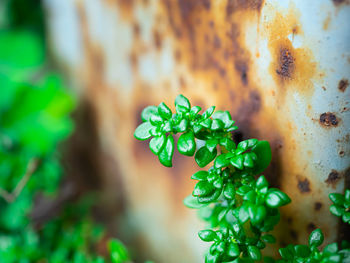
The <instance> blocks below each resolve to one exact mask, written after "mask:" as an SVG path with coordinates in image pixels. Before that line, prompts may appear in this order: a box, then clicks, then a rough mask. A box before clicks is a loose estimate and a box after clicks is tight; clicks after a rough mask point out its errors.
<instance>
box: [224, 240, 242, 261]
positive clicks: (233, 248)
mask: <svg viewBox="0 0 350 263" xmlns="http://www.w3.org/2000/svg"><path fill="white" fill-rule="evenodd" d="M226 252H227V255H228V256H229V257H234V258H235V257H238V256H239V255H240V254H241V251H240V249H239V246H238V245H237V244H236V243H232V242H231V243H230V244H229V245H228V247H227V250H226Z"/></svg>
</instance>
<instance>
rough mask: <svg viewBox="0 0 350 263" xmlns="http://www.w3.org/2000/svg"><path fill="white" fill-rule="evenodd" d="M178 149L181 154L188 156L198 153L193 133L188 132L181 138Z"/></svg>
mask: <svg viewBox="0 0 350 263" xmlns="http://www.w3.org/2000/svg"><path fill="white" fill-rule="evenodd" d="M177 149H178V150H179V153H181V154H183V155H186V156H192V155H193V154H194V152H195V151H196V141H195V139H194V134H193V132H192V131H189V132H186V133H184V134H182V135H181V136H180V137H179V140H178V142H177Z"/></svg>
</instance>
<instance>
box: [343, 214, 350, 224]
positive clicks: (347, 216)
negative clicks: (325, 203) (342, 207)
mask: <svg viewBox="0 0 350 263" xmlns="http://www.w3.org/2000/svg"><path fill="white" fill-rule="evenodd" d="M342 219H343V221H344V222H345V223H349V222H350V212H345V213H344V214H343V216H342Z"/></svg>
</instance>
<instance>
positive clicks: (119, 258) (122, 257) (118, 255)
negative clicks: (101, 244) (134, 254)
mask: <svg viewBox="0 0 350 263" xmlns="http://www.w3.org/2000/svg"><path fill="white" fill-rule="evenodd" d="M108 248H109V252H110V254H111V261H112V263H122V262H126V261H129V260H130V257H129V253H128V251H127V250H126V248H125V247H124V245H123V244H122V243H121V242H120V241H119V240H116V239H111V240H110V241H109V242H108Z"/></svg>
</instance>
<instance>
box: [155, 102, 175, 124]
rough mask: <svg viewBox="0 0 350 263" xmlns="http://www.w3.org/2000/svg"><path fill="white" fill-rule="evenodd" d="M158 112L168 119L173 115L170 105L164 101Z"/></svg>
mask: <svg viewBox="0 0 350 263" xmlns="http://www.w3.org/2000/svg"><path fill="white" fill-rule="evenodd" d="M158 113H159V115H160V116H161V117H162V118H164V119H166V120H168V119H170V118H171V115H172V113H171V110H170V109H169V107H168V106H167V105H165V103H164V102H162V103H161V104H159V106H158Z"/></svg>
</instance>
